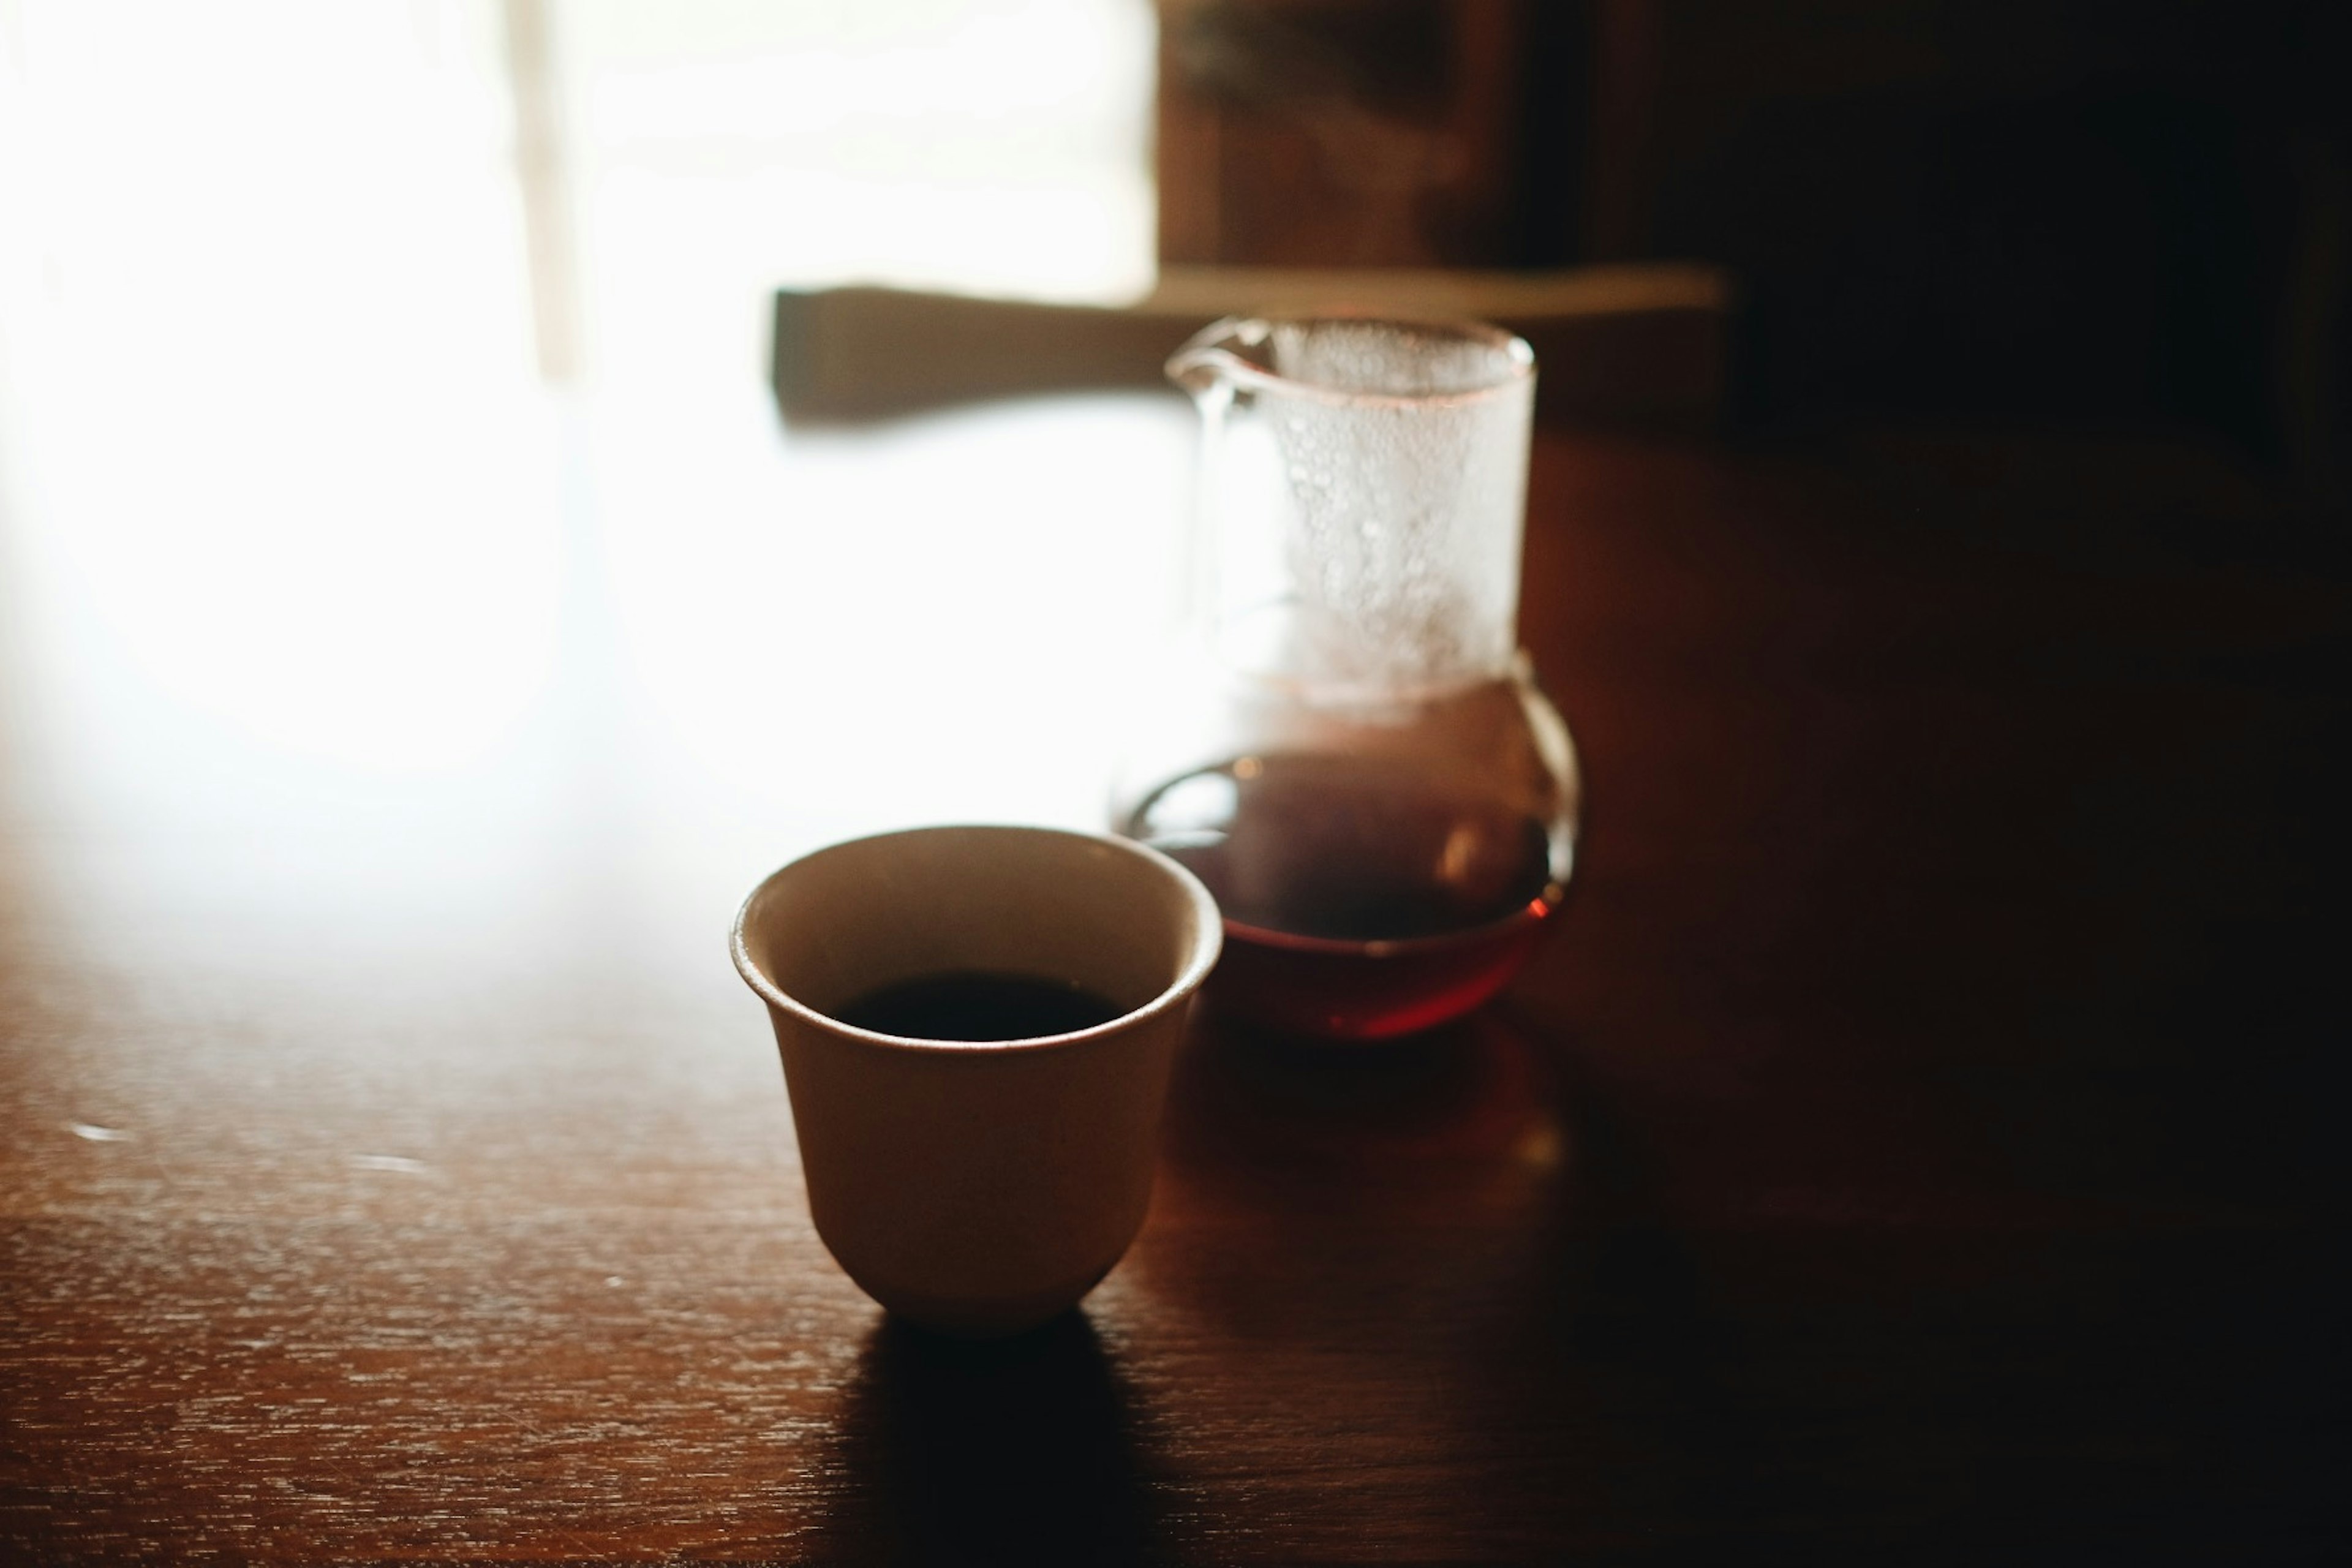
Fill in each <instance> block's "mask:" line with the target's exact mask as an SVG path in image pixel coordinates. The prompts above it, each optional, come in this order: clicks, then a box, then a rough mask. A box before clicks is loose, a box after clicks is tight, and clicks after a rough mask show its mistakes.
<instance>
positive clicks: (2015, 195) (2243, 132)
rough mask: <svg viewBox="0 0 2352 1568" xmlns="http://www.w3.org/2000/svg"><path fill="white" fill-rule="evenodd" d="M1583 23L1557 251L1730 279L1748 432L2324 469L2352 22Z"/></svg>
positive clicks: (2328, 12) (2337, 358)
mask: <svg viewBox="0 0 2352 1568" xmlns="http://www.w3.org/2000/svg"><path fill="white" fill-rule="evenodd" d="M1588 10H1589V14H1590V15H1591V16H1592V18H1593V26H1594V32H1595V37H1596V38H1597V39H1598V45H1597V48H1598V54H1599V68H1598V71H1597V73H1596V79H1597V80H1598V82H1599V86H1598V88H1597V89H1595V96H1596V101H1597V102H1598V103H1599V105H1600V109H1601V116H1600V119H1599V121H1597V122H1596V124H1595V126H1594V128H1593V131H1592V132H1591V136H1590V138H1589V140H1588V144H1587V145H1586V146H1585V147H1582V148H1577V149H1574V150H1573V151H1572V152H1570V153H1569V155H1568V157H1567V158H1563V159H1561V160H1559V162H1560V163H1563V164H1572V163H1576V162H1578V161H1580V163H1581V167H1580V169H1578V168H1574V167H1568V168H1563V169H1562V171H1561V173H1562V175H1563V178H1575V177H1578V175H1580V176H1581V179H1582V181H1583V183H1584V185H1585V187H1586V195H1587V200H1586V201H1585V202H1584V203H1583V204H1582V205H1581V206H1580V209H1579V219H1580V232H1577V233H1574V234H1572V235H1571V236H1570V237H1569V238H1568V240H1567V242H1566V243H1565V244H1564V245H1563V247H1562V248H1563V249H1565V250H1568V251H1570V252H1572V253H1575V254H1578V255H1580V256H1581V257H1583V258H1596V257H1603V256H1608V255H1611V254H1616V255H1630V256H1654V257H1695V258H1706V259H1711V260H1717V261H1721V262H1723V263H1726V264H1727V265H1728V266H1730V267H1731V268H1733V269H1734V270H1735V271H1736V272H1737V274H1738V276H1739V277H1740V278H1741V279H1742V281H1743V284H1744V286H1745V288H1746V289H1747V292H1748V309H1747V310H1746V313H1745V318H1744V325H1743V331H1742V350H1743V353H1742V355H1741V375H1740V388H1741V393H1740V395H1741V400H1742V404H1743V411H1744V413H1745V414H1746V415H1747V416H1748V418H1749V419H1750V420H1751V421H1752V422H1755V423H1759V424H1763V425H1767V426H1771V425H1784V424H1807V423H1816V422H1822V421H1832V420H1848V419H1853V418H1877V417H1898V418H1910V419H1917V418H1931V419H1934V418H1943V419H1956V420H1969V421H1978V422H1983V421H1992V422H2002V423H2015V424H2022V425H2029V426H2055V427H2063V428H2081V427H2086V426H2087V427H2094V428H2096V427H2106V426H2122V427H2127V428H2134V429H2139V428H2167V427H2179V426H2185V427H2193V428H2196V429H2200V430H2205V431H2210V432H2213V433H2216V434H2219V435H2221V436H2222V437H2225V438H2227V439H2229V440H2231V441H2232V442H2234V443H2236V444H2238V445H2240V446H2241V447H2243V448H2244V449H2246V450H2247V451H2248V452H2249V453H2250V454H2252V455H2254V456H2257V457H2260V458H2266V459H2275V460H2280V461H2286V462H2300V463H2311V462H2315V461H2319V460H2322V458H2323V454H2321V453H2317V452H2315V451H2312V450H2309V449H2308V448H2310V447H2312V446H2313V444H2314V443H2315V442H2316V443H2320V444H2322V445H2326V444H2328V443H2332V442H2340V440H2341V437H2342V412H2343V410H2342V392H2343V387H2342V377H2341V372H2342V369H2343V366H2344V364H2345V363H2346V359H2347V355H2346V352H2345V351H2346V343H2347V334H2346V327H2347V321H2346V312H2345V310H2344V302H2345V296H2346V279H2347V240H2346V231H2347V216H2352V215H2348V214H2347V206H2352V160H2347V136H2346V125H2347V121H2346V111H2347V104H2352V27H2347V16H2352V7H2347V6H2343V5H2335V4H2316V3H2314V4H2263V3H2260V0H2256V3H2251V4H2189V3H2181V0H2137V3H2129V4H2126V3H2119V0H1876V3H1871V0H1781V3H1779V4H1774V5H1741V4H1734V3H1730V0H1658V3H1656V4H1650V5H1593V6H1591V7H1589V8H1588ZM1562 68H1564V69H1566V70H1568V71H1570V72H1571V73H1572V72H1574V71H1575V70H1577V69H1579V68H1580V67H1579V66H1578V64H1577V63H1576V62H1574V61H1569V60H1564V61H1563V66H1562ZM1612 72H1616V73H1618V76H1617V79H1614V80H1613V81H1612V79H1611V73H1612ZM1612 97H1613V99H1614V100H1615V102H1616V107H1615V109H1614V110H1613V115H1612V110H1611V108H1610V100H1611V99H1612ZM1629 105H1630V107H1628V106H1629Z"/></svg>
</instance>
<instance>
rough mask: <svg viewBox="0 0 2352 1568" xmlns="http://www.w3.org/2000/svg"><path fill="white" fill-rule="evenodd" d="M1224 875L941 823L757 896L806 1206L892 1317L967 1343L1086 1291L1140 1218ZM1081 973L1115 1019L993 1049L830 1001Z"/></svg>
mask: <svg viewBox="0 0 2352 1568" xmlns="http://www.w3.org/2000/svg"><path fill="white" fill-rule="evenodd" d="M1220 930H1221V922H1220V921H1219V919H1218V915H1217V906H1216V902H1215V900H1213V899H1212V898H1211V897H1210V895H1209V892H1208V890H1207V889H1205V888H1203V887H1202V885H1201V884H1200V882H1199V881H1198V880H1196V879H1194V878H1193V877H1192V874H1191V873H1190V872H1188V871H1186V870H1185V869H1184V868H1182V867H1181V866H1179V865H1177V864H1176V863H1175V862H1174V861H1172V860H1170V859H1168V858H1166V857H1165V856H1162V855H1160V854H1157V853H1155V852H1154V851H1152V850H1150V849H1146V848H1144V847H1142V846H1140V845H1137V844H1132V843H1129V842H1128V841H1126V840H1124V839H1116V838H1103V837H1095V836H1093V835H1090V834H1083V833H1065V832H1060V831H1056V830H1055V829H1051V828H1042V827H929V828H919V829H915V830H913V831H910V832H904V833H888V834H883V835H881V836H879V837H872V838H860V839H855V840H852V841H850V842H848V843H845V844H836V845H834V846H832V847H830V848H825V849H820V850H818V851H817V852H816V853H814V854H813V855H810V856H808V857H806V858H803V859H800V860H796V861H794V862H793V863H792V864H791V865H789V866H786V867H785V868H783V869H782V870H780V871H778V872H776V873H775V874H774V875H773V876H772V877H770V878H769V879H767V880H766V881H764V882H761V884H760V885H759V887H758V888H756V889H753V890H752V893H751V897H750V898H749V899H748V900H745V901H744V904H743V909H742V912H741V913H740V914H739V915H738V916H737V917H736V920H735V931H734V939H733V948H734V954H735V966H736V968H737V969H738V970H740V971H741V973H742V975H743V978H744V979H745V980H746V981H747V982H749V983H750V984H751V989H752V990H753V991H755V992H757V993H758V994H759V995H760V999H761V1001H763V1002H765V1003H766V1004H767V1005H768V1016H769V1019H770V1021H771V1022H772V1024H773V1025H774V1026H775V1031H776V1045H777V1047H778V1048H779V1049H780V1050H781V1051H782V1055H783V1061H784V1082H785V1085H786V1087H787V1089H789V1091H790V1093H791V1096H792V1106H793V1125H794V1127H795V1129H796V1131H798V1133H799V1136H800V1146H801V1166H802V1170H803V1173H804V1175H805V1177H806V1180H807V1184H808V1197H809V1212H810V1216H811V1217H812V1218H813V1219H814V1221H815V1222H816V1230H817V1235H818V1236H819V1237H822V1238H823V1239H824V1244H825V1246H826V1247H828V1248H829V1249H830V1250H831V1251H832V1253H833V1256H834V1258H835V1260H836V1261H838V1262H839V1263H840V1265H841V1267H842V1268H844V1269H845V1270H846V1271H847V1273H848V1275H849V1277H850V1278H851V1279H854V1280H856V1282H857V1284H858V1286H859V1287H860V1288H861V1289H864V1290H865V1291H866V1294H867V1295H869V1296H871V1297H873V1298H874V1299H875V1300H877V1301H879V1302H880V1303H882V1305H883V1306H885V1307H887V1308H888V1309H889V1310H891V1311H893V1312H895V1313H897V1314H898V1315H899V1316H901V1317H903V1318H906V1319H908V1320H909V1321H913V1322H916V1323H919V1324H922V1325H924V1326H925V1327H928V1328H931V1329H936V1330H940V1331H943V1332H947V1333H952V1334H961V1335H966V1336H971V1337H984V1336H992V1335H998V1334H1010V1333H1017V1332H1019V1331H1022V1330H1024V1329H1027V1328H1031V1327H1034V1326H1035V1325H1037V1324H1039V1323H1042V1322H1044V1321H1046V1320H1047V1319H1049V1318H1051V1317H1053V1316H1054V1315H1055V1313H1057V1312H1060V1311H1062V1310H1065V1309H1066V1308H1068V1307H1070V1306H1073V1305H1075V1304H1076V1301H1077V1300H1078V1299H1079V1298H1080V1297H1082V1296H1084V1295H1085V1294H1086V1293H1087V1291H1088V1290H1090V1289H1093V1288H1094V1286H1095V1284H1096V1282H1097V1281H1098V1280H1099V1279H1102V1277H1103V1276H1104V1275H1105V1274H1107V1273H1108V1272H1109V1271H1110V1268H1111V1266H1112V1265H1113V1264H1115V1263H1117V1262H1118V1259H1119V1257H1120V1255H1121V1254H1122V1253H1124V1252H1125V1251H1126V1250H1127V1247H1128V1244H1129V1242H1130V1241H1132V1240H1134V1239H1135V1233H1136V1231H1137V1230H1138V1229H1139V1227H1140V1226H1141V1225H1142V1223H1143V1211H1144V1206H1145V1205H1146V1204H1147V1203H1148V1202H1149V1201H1150V1195H1151V1175H1152V1169H1153V1166H1154V1164H1155V1163H1156V1161H1157V1158H1158V1154H1159V1143H1160V1136H1159V1134H1160V1110H1161V1106H1162V1104H1163V1102H1164V1100H1165V1099H1166V1095H1167V1087H1168V1075H1169V1069H1170V1067H1171V1063H1172V1062H1173V1060H1174V1058H1175V1054H1176V1049H1177V1047H1178V1046H1179V1044H1180V1043H1181V1041H1182V1039H1183V1035H1184V1028H1185V1024H1186V1020H1187V1016H1188V1015H1189V1013H1190V1011H1191V1007H1192V995H1193V993H1194V992H1195V991H1196V990H1197V989H1198V988H1199V986H1200V984H1201V982H1202V980H1203V979H1204V978H1206V977H1207V975H1208V973H1209V970H1210V968H1211V967H1212V966H1213V964H1214V963H1216V960H1217V950H1218V943H1219V940H1220ZM975 970H977V971H988V972H998V973H1006V972H1009V973H1021V974H1027V975H1031V976H1034V977H1037V978H1041V979H1048V980H1055V981H1061V982H1064V983H1067V984H1076V985H1079V986H1082V987H1084V988H1085V989H1087V990H1088V991H1091V992H1093V993H1094V994H1097V996H1100V997H1102V998H1103V999H1104V1000H1106V1001H1108V1002H1110V1003H1111V1004H1113V1005H1117V1006H1118V1007H1119V1008H1120V1009H1121V1012H1120V1014H1119V1016H1118V1017H1116V1018H1114V1019H1112V1020H1111V1021H1110V1022H1108V1023H1107V1024H1102V1025H1098V1026H1096V1027H1093V1028H1089V1029H1081V1030H1079V1031H1077V1032H1076V1033H1073V1034H1066V1035H1053V1036H1047V1037H1043V1038H1038V1039H1025V1040H1008V1041H1002V1042H984V1043H976V1044H963V1043H953V1042H946V1041H940V1040H923V1039H913V1038H908V1037H900V1036H896V1035H885V1034H877V1033H874V1032H872V1031H871V1030H867V1029H862V1028H857V1027H854V1026H851V1025H848V1024H845V1023H842V1022H840V1021H839V1020H838V1019H836V1018H835V1017H834V1016H832V1013H833V1012H834V1011H836V1010H839V1009H841V1008H843V1007H844V1006H845V1005H846V1004H848V1003H850V1002H851V1001H853V1000H855V999H856V998H858V997H861V996H864V995H866V994H869V993H871V992H873V991H876V990H877V989H879V988H881V987H884V986H887V985H892V984H898V983H899V982H902V981H907V980H911V979H916V978H919V977H922V976H927V975H933V974H939V973H951V972H957V971H975Z"/></svg>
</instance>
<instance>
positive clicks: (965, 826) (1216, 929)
mask: <svg viewBox="0 0 2352 1568" xmlns="http://www.w3.org/2000/svg"><path fill="white" fill-rule="evenodd" d="M972 832H980V833H990V834H1003V835H1006V836H1008V837H1054V838H1070V839H1077V840H1080V841H1082V842H1085V843H1088V844H1101V845H1108V846H1109V847H1112V848H1114V849H1116V850H1118V852H1120V853H1121V854H1125V855H1131V856H1134V857H1135V858H1138V859H1140V860H1144V861H1146V862H1148V863H1150V865H1151V866H1153V867H1154V868H1157V869H1158V870H1159V871H1160V872H1161V873H1162V874H1163V875H1166V876H1169V877H1171V878H1172V879H1174V881H1175V882H1176V884H1177V885H1178V886H1179V887H1180V888H1181V889H1183V890H1184V893H1185V895H1186V897H1187V898H1188V900H1190V901H1191V903H1192V913H1193V917H1194V920H1195V921H1196V922H1197V925H1198V929H1199V930H1200V931H1202V933H1203V936H1202V941H1201V942H1200V943H1199V945H1198V947H1197V949H1196V950H1195V952H1193V954H1192V961H1191V962H1190V963H1187V964H1186V965H1185V966H1184V967H1183V969H1182V970H1181V971H1180V972H1179V973H1178V974H1177V976H1176V978H1175V979H1174V980H1172V981H1171V982H1170V983H1169V984H1167V985H1166V986H1165V987H1164V988H1162V989H1161V991H1160V994H1158V995H1156V996H1154V997H1152V998H1151V1000H1150V1001H1149V1002H1146V1003H1144V1004H1143V1005H1141V1006H1139V1007H1133V1008H1129V1010H1128V1011H1126V1012H1124V1013H1121V1014H1119V1015H1118V1016H1117V1017H1115V1018H1110V1019H1107V1020H1105V1021H1104V1022H1102V1023H1099V1024H1097V1025H1094V1026H1091V1027H1089V1028H1085V1029H1074V1030H1072V1031H1070V1032H1069V1033H1067V1034H1061V1035H1035V1036H1032V1037H1028V1038H1026V1039H1019V1040H929V1039H924V1038H922V1037H919V1036H914V1035H886V1034H884V1033H882V1032H881V1031H879V1030H877V1029H862V1028H860V1027H858V1026H856V1025H855V1024H846V1023H844V1022H842V1020H840V1019H839V1018H836V1017H835V1016H833V1015H832V1014H830V1013H824V1012H819V1011H818V1010H817V1009H816V1008H814V1007H812V1006H810V1005H808V1004H807V1003H805V1002H803V1001H801V1000H800V999H799V998H797V997H795V996H793V994H791V993H789V992H787V991H785V990H784V989H783V988H782V986H780V985H778V984H776V983H775V982H774V981H773V980H772V979H770V978H769V976H768V973H767V972H766V971H765V970H763V969H761V967H760V965H759V963H757V962H756V961H754V960H753V958H752V957H751V947H750V944H749V943H748V942H746V940H745V938H744V928H745V925H746V924H747V922H748V921H750V919H751V906H752V905H753V904H755V903H757V902H759V900H760V896H761V894H762V893H764V892H766V891H767V890H768V889H769V888H770V887H772V885H774V883H775V882H776V880H777V879H779V878H781V877H782V876H784V875H785V874H786V873H788V872H790V871H791V870H793V868H795V867H797V866H799V865H800V864H801V863H802V862H803V861H805V860H809V859H812V858H815V857H816V856H819V855H823V854H826V853H829V852H830V851H833V850H835V849H841V848H845V847H849V846H851V845H854V844H870V843H874V842H876V841H877V840H880V839H886V838H915V837H927V836H929V835H932V834H938V833H972ZM727 948H728V952H730V954H731V955H732V956H733V958H734V961H735V972H736V973H738V974H740V975H741V976H742V977H743V981H744V984H748V985H749V986H751V989H752V991H753V992H754V993H755V994H758V996H759V997H760V999H761V1001H763V1002H766V1003H767V1004H768V1005H770V1006H772V1007H780V1008H782V1009H783V1011H785V1012H786V1013H789V1014H791V1015H793V1016H794V1017H797V1018H799V1019H801V1020H802V1021H803V1022H805V1023H809V1024H813V1025H815V1026H817V1027H819V1028H821V1029H824V1030H825V1031H827V1032H829V1033H832V1034H835V1035H838V1036H841V1037H846V1038H848V1039H852V1040H856V1041H857V1042H859V1043H861V1044H865V1045H872V1046H879V1047H887V1048H890V1049H894V1050H914V1051H925V1052H929V1051H946V1052H962V1053H970V1052H973V1051H988V1052H997V1053H1003V1052H1018V1053H1022V1054H1027V1053H1029V1052H1033V1051H1047V1050H1058V1049H1061V1048H1063V1047H1071V1046H1081V1045H1085V1044H1087V1043H1088V1042H1090V1041H1093V1040H1097V1039H1100V1038H1103V1037H1107V1036H1109V1035H1111V1034H1113V1033H1116V1032H1118V1031H1121V1030H1124V1029H1128V1028H1130V1027H1132V1026H1134V1025H1136V1024H1138V1023H1139V1022H1141V1021H1142V1020H1144V1019H1145V1018H1148V1017H1153V1016H1158V1015H1160V1014H1163V1013H1166V1012H1168V1011H1170V1010H1171V1009H1172V1008H1176V1007H1180V1006H1182V1005H1184V1004H1185V1003H1186V1002H1187V1001H1189V1000H1190V999H1191V998H1192V993H1194V992H1195V991H1198V990H1199V989H1200V988H1201V985H1202V982H1203V981H1205V980H1207V979H1208V977H1209V971H1210V970H1212V969H1213V968H1215V967H1216V963H1217V958H1218V955H1219V954H1220V953H1221V952H1223V948H1224V918H1223V913H1222V912H1221V911H1220V910H1218V908H1217V900H1216V898H1215V896H1214V895H1213V894H1212V893H1211V892H1210V891H1209V889H1208V888H1207V887H1206V886H1204V885H1203V884H1202V881H1201V879H1200V878H1198V877H1196V876H1194V875H1193V874H1192V872H1191V871H1188V870H1186V869H1185V868H1184V867H1183V866H1181V864H1179V863H1178V862H1177V861H1175V860H1172V859H1171V858H1169V857H1167V856H1165V855H1162V854H1161V853H1160V851H1159V850H1157V849H1154V848H1152V847H1150V845H1147V844H1139V843H1137V842H1136V841H1135V840H1134V839H1132V838H1121V837H1117V836H1116V835H1113V834H1108V833H1087V832H1081V831H1079V830H1077V829H1075V828H1067V827H1042V826H1035V825H1034V824H1027V823H1000V822H950V823H938V824H933V825H931V826H924V827H902V828H894V829H890V830H887V831H885V832H881V833H866V834H860V835H858V836H857V837H854V838H841V839H835V840H834V841H832V842H831V843H827V844H824V845H820V846H818V847H816V848H814V849H811V850H809V851H808V852H807V853H806V854H803V855H796V856H794V857H793V858H792V859H790V860H787V861H785V862H784V863H783V864H782V865H781V866H779V867H777V868H775V869H774V870H772V871H771V872H769V873H768V874H767V875H766V876H765V877H762V878H761V879H760V880H759V882H758V883H757V884H756V885H755V886H754V887H753V888H752V889H751V892H749V893H748V894H746V895H745V896H744V899H743V902H742V903H741V905H740V906H739V907H738V908H737V909H736V911H735V920H734V923H733V924H732V925H731V926H730V928H729V931H728V941H727Z"/></svg>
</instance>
